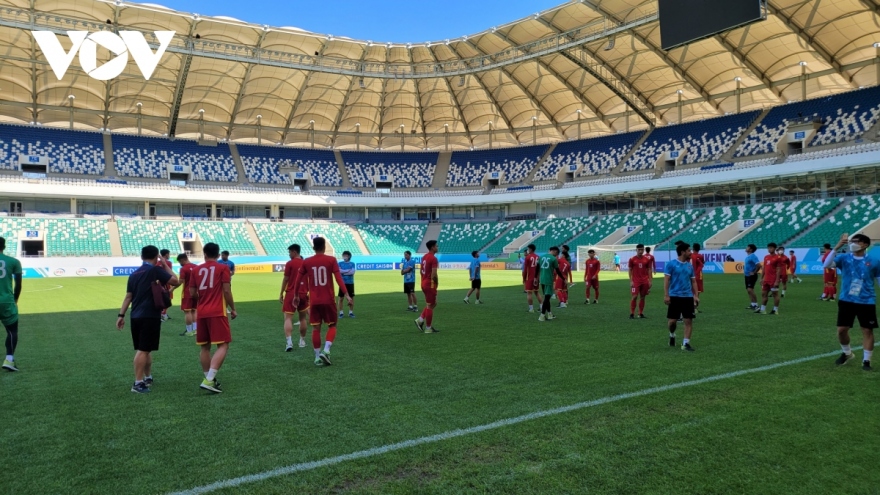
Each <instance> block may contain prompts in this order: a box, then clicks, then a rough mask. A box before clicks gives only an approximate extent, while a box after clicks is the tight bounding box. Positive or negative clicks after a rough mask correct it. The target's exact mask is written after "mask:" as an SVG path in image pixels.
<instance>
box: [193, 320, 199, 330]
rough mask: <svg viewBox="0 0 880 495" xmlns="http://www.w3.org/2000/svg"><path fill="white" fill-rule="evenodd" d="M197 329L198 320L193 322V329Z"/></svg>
mask: <svg viewBox="0 0 880 495" xmlns="http://www.w3.org/2000/svg"><path fill="white" fill-rule="evenodd" d="M198 329H199V324H198V322H193V330H194V331H195V330H198Z"/></svg>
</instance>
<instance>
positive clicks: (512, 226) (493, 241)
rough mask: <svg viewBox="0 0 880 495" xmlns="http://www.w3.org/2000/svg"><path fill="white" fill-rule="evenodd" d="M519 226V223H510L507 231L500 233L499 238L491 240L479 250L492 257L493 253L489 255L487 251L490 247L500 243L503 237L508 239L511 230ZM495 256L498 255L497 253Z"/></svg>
mask: <svg viewBox="0 0 880 495" xmlns="http://www.w3.org/2000/svg"><path fill="white" fill-rule="evenodd" d="M518 226H519V222H510V225H508V226H507V228H506V229H504V230H503V231H501V232H499V233H498V235H497V236H495V237H494V238H492V239H491V240H489V242H487V243H486V244H485V245H484V246H483V247H481V248H480V250H479V251H480V253H486V254H487V255H489V256H491V255H492V253H489V252H487V251H486V250H487V249H488V248H489V246H491V245H493V244H495V243H496V242H498V240H499V239H501V238H502V237H506V236H507V234H509V233H510V231H511V230H513V229H515V228H517V227H518ZM495 254H497V253H495Z"/></svg>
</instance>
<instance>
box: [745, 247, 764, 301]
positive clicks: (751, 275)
mask: <svg viewBox="0 0 880 495" xmlns="http://www.w3.org/2000/svg"><path fill="white" fill-rule="evenodd" d="M757 251H758V246H756V245H754V244H749V245H748V246H746V255H747V256H746V260H745V262H744V263H743V275H745V277H746V292H748V294H749V301H750V304H749V307H748V308H746V309H751V310H752V311H754V310H756V309H758V296H757V295H756V294H755V286H756V285H757V284H758V270H760V269H761V260H759V259H758V255H756V254H755V252H757Z"/></svg>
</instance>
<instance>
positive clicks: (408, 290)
mask: <svg viewBox="0 0 880 495" xmlns="http://www.w3.org/2000/svg"><path fill="white" fill-rule="evenodd" d="M415 291H416V283H415V282H404V283H403V293H404V294H413V293H415Z"/></svg>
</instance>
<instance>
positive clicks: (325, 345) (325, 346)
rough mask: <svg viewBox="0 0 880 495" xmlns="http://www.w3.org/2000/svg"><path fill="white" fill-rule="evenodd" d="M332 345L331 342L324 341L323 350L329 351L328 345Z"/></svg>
mask: <svg viewBox="0 0 880 495" xmlns="http://www.w3.org/2000/svg"><path fill="white" fill-rule="evenodd" d="M332 345H333V342H324V352H330V346H332Z"/></svg>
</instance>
